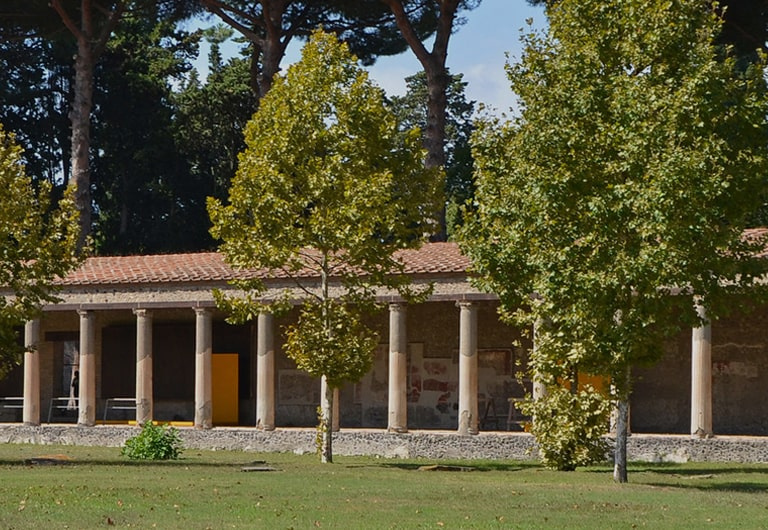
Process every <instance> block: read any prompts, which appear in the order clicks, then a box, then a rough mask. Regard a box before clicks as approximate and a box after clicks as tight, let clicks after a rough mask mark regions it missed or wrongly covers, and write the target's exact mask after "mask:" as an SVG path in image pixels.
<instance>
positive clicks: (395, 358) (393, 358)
mask: <svg viewBox="0 0 768 530" xmlns="http://www.w3.org/2000/svg"><path fill="white" fill-rule="evenodd" d="M406 308H407V306H406V305H405V304H402V303H394V304H389V403H388V410H389V414H388V422H387V430H388V431H389V432H408V401H407V394H408V389H407V388H406V386H407V376H408V373H407V369H408V357H407V348H408V335H407V331H406Z"/></svg>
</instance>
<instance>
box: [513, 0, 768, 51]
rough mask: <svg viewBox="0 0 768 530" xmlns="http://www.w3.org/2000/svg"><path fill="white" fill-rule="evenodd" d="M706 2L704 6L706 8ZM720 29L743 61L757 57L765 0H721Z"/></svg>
mask: <svg viewBox="0 0 768 530" xmlns="http://www.w3.org/2000/svg"><path fill="white" fill-rule="evenodd" d="M558 1H559V0H528V3H529V4H531V5H553V4H556V3H557V2H558ZM708 7H709V6H705V8H708ZM717 7H718V9H720V12H721V13H722V14H723V21H724V24H723V29H722V31H721V33H720V35H719V36H718V39H717V42H719V43H723V44H729V45H732V46H733V47H734V51H735V53H736V56H737V57H739V59H740V61H741V62H742V63H748V62H752V61H754V60H756V59H758V56H759V52H758V50H763V51H765V50H766V42H767V41H768V0H721V1H720V2H718V6H717Z"/></svg>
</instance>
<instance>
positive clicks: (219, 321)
mask: <svg viewBox="0 0 768 530" xmlns="http://www.w3.org/2000/svg"><path fill="white" fill-rule="evenodd" d="M400 257H401V259H402V260H403V262H404V263H405V266H406V273H407V274H408V275H410V277H411V278H412V280H413V282H414V283H415V284H417V285H418V284H421V285H428V284H432V285H433V291H432V294H431V295H430V297H429V298H428V299H427V300H426V301H424V302H421V303H417V304H407V303H405V302H404V301H403V300H401V299H399V298H398V297H397V296H395V295H393V294H391V293H386V292H382V293H380V296H379V300H380V301H381V302H384V304H385V307H386V309H385V310H384V311H382V312H381V313H380V314H376V315H372V316H371V317H370V320H369V322H368V323H369V325H370V326H371V327H372V328H373V329H374V330H376V331H377V332H378V334H379V346H378V348H377V351H376V354H375V358H374V362H373V367H372V369H371V370H370V371H369V373H368V374H366V375H365V376H364V377H363V379H362V380H361V381H359V382H358V383H355V384H349V385H346V386H344V387H343V388H341V389H340V390H339V393H338V399H337V400H336V401H337V404H338V411H337V414H335V418H336V420H337V422H338V427H340V428H341V429H344V428H377V429H386V430H389V431H393V432H406V431H408V430H415V429H419V430H421V429H439V430H455V431H457V432H459V433H461V434H472V433H476V432H478V431H481V430H516V429H520V424H521V420H523V419H524V418H522V417H520V414H519V412H518V411H517V410H516V409H515V402H516V400H518V399H520V398H522V397H523V396H524V394H525V393H526V391H528V392H530V390H531V389H530V383H529V381H527V380H526V379H525V378H522V379H520V378H517V377H516V374H517V373H518V372H521V371H523V370H524V369H525V365H526V355H527V352H528V350H529V349H530V347H531V343H530V339H529V338H528V337H529V335H530V334H529V333H525V332H523V331H524V330H518V329H515V328H513V327H511V326H509V325H506V324H504V323H502V322H501V321H500V320H499V317H498V314H497V310H498V306H499V302H498V299H497V297H496V296H494V295H491V294H487V293H483V292H480V291H478V290H477V289H476V288H474V287H473V286H472V285H471V283H470V281H469V278H468V275H467V272H466V271H467V268H468V266H469V262H468V260H467V259H466V258H465V257H464V256H463V255H462V254H461V253H460V251H459V249H458V247H457V246H456V245H455V244H452V243H430V244H426V245H424V246H423V247H422V248H421V249H419V250H414V251H405V252H402V253H401V254H400ZM243 274H244V273H243V272H236V271H234V270H232V269H231V268H230V267H229V266H227V265H226V264H225V263H224V260H223V258H222V256H221V255H219V254H217V253H195V254H175V255H156V256H131V257H94V258H88V259H87V260H85V262H84V263H83V264H82V265H81V267H80V268H79V269H77V270H76V271H74V272H73V273H71V274H70V275H68V276H67V277H66V278H64V279H62V280H61V281H60V282H59V284H60V288H61V291H60V293H59V294H58V296H59V297H60V299H61V301H60V302H59V303H57V304H52V305H49V306H46V307H45V308H44V310H43V313H42V316H41V317H40V318H39V319H36V320H34V321H31V322H28V323H27V325H26V327H25V330H24V340H25V343H26V345H27V346H28V347H29V351H28V352H27V353H26V354H25V357H24V362H23V364H22V365H21V366H19V367H17V368H16V369H14V370H13V371H12V372H11V373H10V374H9V375H8V377H6V378H5V379H4V380H2V381H0V421H6V422H23V423H25V424H28V425H37V424H40V423H46V422H53V423H57V422H71V423H77V424H79V425H83V426H92V425H97V424H99V423H112V422H123V423H125V422H133V421H135V422H138V423H143V422H145V421H148V420H156V421H161V422H175V423H176V424H178V425H190V426H195V427H198V428H202V429H207V428H212V427H216V426H219V425H222V426H223V425H238V426H252V427H254V428H258V429H263V430H267V431H269V430H273V429H279V428H285V427H313V426H315V425H316V423H317V416H316V414H317V412H316V411H317V407H318V405H319V403H320V382H319V380H317V379H313V378H311V377H310V376H308V375H307V374H306V373H304V372H302V371H300V370H298V369H297V368H296V366H295V365H294V364H293V362H292V361H291V360H290V359H288V358H287V357H286V356H285V354H284V353H283V347H282V344H283V342H284V329H285V327H286V325H289V324H291V323H293V322H295V321H296V318H297V311H296V310H293V311H289V312H288V313H287V314H284V315H281V316H273V315H272V314H270V313H267V312H264V313H261V314H259V316H258V318H256V319H255V320H254V321H253V322H250V323H248V324H244V325H230V324H228V323H227V322H226V321H225V318H226V316H227V315H225V314H223V313H222V312H221V311H220V310H219V309H217V308H216V305H215V302H214V298H213V294H212V291H213V290H214V289H221V290H223V291H228V290H229V291H232V290H233V289H234V288H232V287H231V286H230V285H229V283H228V282H230V281H231V280H233V279H236V278H238V277H242V275H243ZM249 274H258V273H255V272H251V273H249ZM264 281H265V284H266V286H267V292H266V293H264V298H265V299H269V298H270V297H271V296H272V297H274V296H276V294H277V293H278V292H281V291H282V289H283V288H285V287H286V286H290V283H289V279H287V278H280V277H269V278H264ZM301 281H302V282H303V283H304V285H305V286H306V287H309V288H312V287H313V286H315V285H316V284H317V283H318V282H319V279H318V278H314V277H311V276H307V277H305V278H302V280H301ZM6 294H7V293H6ZM663 348H664V356H663V358H662V361H661V362H660V363H658V364H657V365H655V366H653V367H650V368H644V369H637V370H635V371H634V372H633V395H632V401H631V429H632V431H633V432H638V433H639V432H649V433H677V434H685V433H691V434H695V435H698V436H709V435H712V434H715V435H716V434H751V435H768V400H766V399H764V396H765V393H766V390H765V389H766V388H768V308H764V307H763V308H759V309H758V310H757V311H755V312H752V313H750V314H747V315H735V316H733V317H731V318H729V319H727V320H721V321H717V322H714V323H713V324H712V325H711V326H709V325H708V326H706V327H703V328H698V329H694V330H691V331H690V332H688V333H685V334H681V335H680V336H679V337H677V338H675V339H674V340H671V341H669V342H667V343H666V344H665V345H664V346H663ZM75 372H77V381H76V382H74V385H73V380H74V378H75Z"/></svg>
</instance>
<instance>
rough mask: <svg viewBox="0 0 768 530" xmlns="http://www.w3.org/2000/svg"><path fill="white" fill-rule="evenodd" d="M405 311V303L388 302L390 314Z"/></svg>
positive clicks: (406, 305) (406, 307)
mask: <svg viewBox="0 0 768 530" xmlns="http://www.w3.org/2000/svg"><path fill="white" fill-rule="evenodd" d="M407 309H408V304H407V303H406V302H390V303H389V312H390V313H397V312H398V311H406V310H407Z"/></svg>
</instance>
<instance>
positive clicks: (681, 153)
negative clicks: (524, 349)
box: [464, 0, 768, 482]
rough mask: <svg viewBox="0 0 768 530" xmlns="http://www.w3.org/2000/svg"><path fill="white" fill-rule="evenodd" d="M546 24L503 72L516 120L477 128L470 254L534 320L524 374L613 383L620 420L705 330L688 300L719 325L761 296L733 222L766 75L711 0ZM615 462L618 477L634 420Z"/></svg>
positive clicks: (749, 204)
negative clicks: (743, 52) (642, 366)
mask: <svg viewBox="0 0 768 530" xmlns="http://www.w3.org/2000/svg"><path fill="white" fill-rule="evenodd" d="M548 15H549V21H550V25H549V33H548V35H544V36H542V35H539V34H537V33H536V32H531V33H528V34H527V35H525V37H524V44H525V51H524V53H523V56H522V58H521V60H520V62H519V63H517V64H514V65H511V66H509V68H508V74H509V77H510V80H511V84H512V90H513V91H514V92H515V93H516V94H518V96H519V98H520V104H521V115H520V116H519V117H518V118H517V119H515V120H514V121H512V122H510V123H503V124H502V123H494V122H492V121H491V122H485V123H482V124H481V125H480V126H479V134H478V135H477V137H476V139H475V158H476V163H477V167H478V172H477V186H478V187H477V192H476V197H477V212H476V214H475V215H474V216H473V219H472V222H471V223H469V224H468V225H467V228H466V241H465V243H464V249H465V251H466V252H467V253H468V255H469V256H470V257H471V259H472V262H473V264H474V268H475V270H476V271H477V272H478V273H479V275H480V278H481V280H480V283H481V285H482V286H483V287H485V288H486V289H489V290H492V291H494V292H496V293H498V294H499V296H500V298H501V302H502V305H503V310H504V313H503V314H504V315H505V316H506V317H507V318H509V319H510V320H513V321H515V322H517V323H518V324H522V325H526V326H532V325H533V324H534V323H538V327H537V339H538V340H537V347H536V349H535V350H534V351H533V352H532V353H531V356H530V368H531V370H532V373H533V374H536V375H535V376H536V377H537V378H539V379H540V380H542V381H544V382H545V383H547V384H549V385H551V386H552V387H553V388H557V382H558V379H565V378H567V376H568V373H569V372H570V371H572V370H573V369H575V368H577V369H580V370H585V371H587V372H590V373H593V374H607V375H610V376H611V378H612V381H613V387H614V389H615V393H614V398H615V399H616V400H617V401H618V402H619V403H620V406H619V426H622V425H623V426H624V427H626V422H627V406H626V405H627V402H628V399H629V395H630V391H631V381H630V374H629V370H630V368H631V367H632V366H634V365H636V364H639V363H652V362H654V361H656V360H658V358H659V357H660V356H661V354H662V344H661V343H662V341H663V340H664V338H666V337H669V336H671V335H672V334H675V333H678V332H679V331H680V330H681V329H690V327H698V326H701V325H702V324H703V323H704V322H705V321H704V318H705V317H703V316H702V313H700V312H699V311H697V306H699V307H703V308H704V309H705V313H706V315H707V317H706V318H708V319H716V318H718V317H719V316H721V315H723V314H724V313H726V312H727V311H728V310H729V308H731V307H732V306H733V304H734V296H733V295H734V294H737V295H742V296H746V295H748V296H749V297H750V298H752V299H754V298H755V297H756V296H757V295H758V294H760V293H761V292H762V291H761V287H760V286H759V285H756V284H755V280H756V279H757V278H761V277H762V276H763V275H764V274H765V273H766V272H768V270H767V269H768V263H767V262H766V260H765V259H760V258H757V257H756V256H757V251H758V250H760V251H761V250H763V249H764V245H765V243H766V242H765V241H764V240H758V239H745V238H744V236H743V229H744V227H745V225H746V222H747V221H746V213H747V212H750V211H754V208H755V206H756V204H757V202H758V201H759V197H760V192H761V190H762V187H763V184H764V176H765V175H766V174H768V152H767V149H768V146H766V137H768V123H767V122H766V116H767V115H768V94H766V86H765V81H764V79H763V74H762V72H763V68H764V66H765V65H764V64H762V63H758V64H757V65H754V66H753V67H751V68H748V69H747V70H746V71H742V70H741V69H739V68H738V65H737V59H736V58H735V57H734V56H733V55H731V54H729V55H727V56H724V55H723V53H722V52H723V50H722V49H721V48H720V47H719V46H717V45H716V43H715V40H716V39H717V38H718V36H719V32H720V28H721V20H720V18H719V16H718V14H717V13H716V12H714V10H713V8H712V4H711V3H710V2H709V0H677V1H675V2H667V1H663V0H652V1H649V0H611V1H608V0H561V1H559V2H558V3H557V4H555V5H554V6H553V7H550V8H549V10H548ZM532 295H533V296H535V299H532V298H531V297H532ZM555 395H557V393H555ZM544 403H545V402H544ZM542 410H546V409H542ZM535 425H536V422H534V428H535ZM615 462H616V467H615V472H614V477H615V478H616V480H617V481H620V482H624V481H626V480H627V470H626V428H621V427H617V443H616V454H615Z"/></svg>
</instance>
